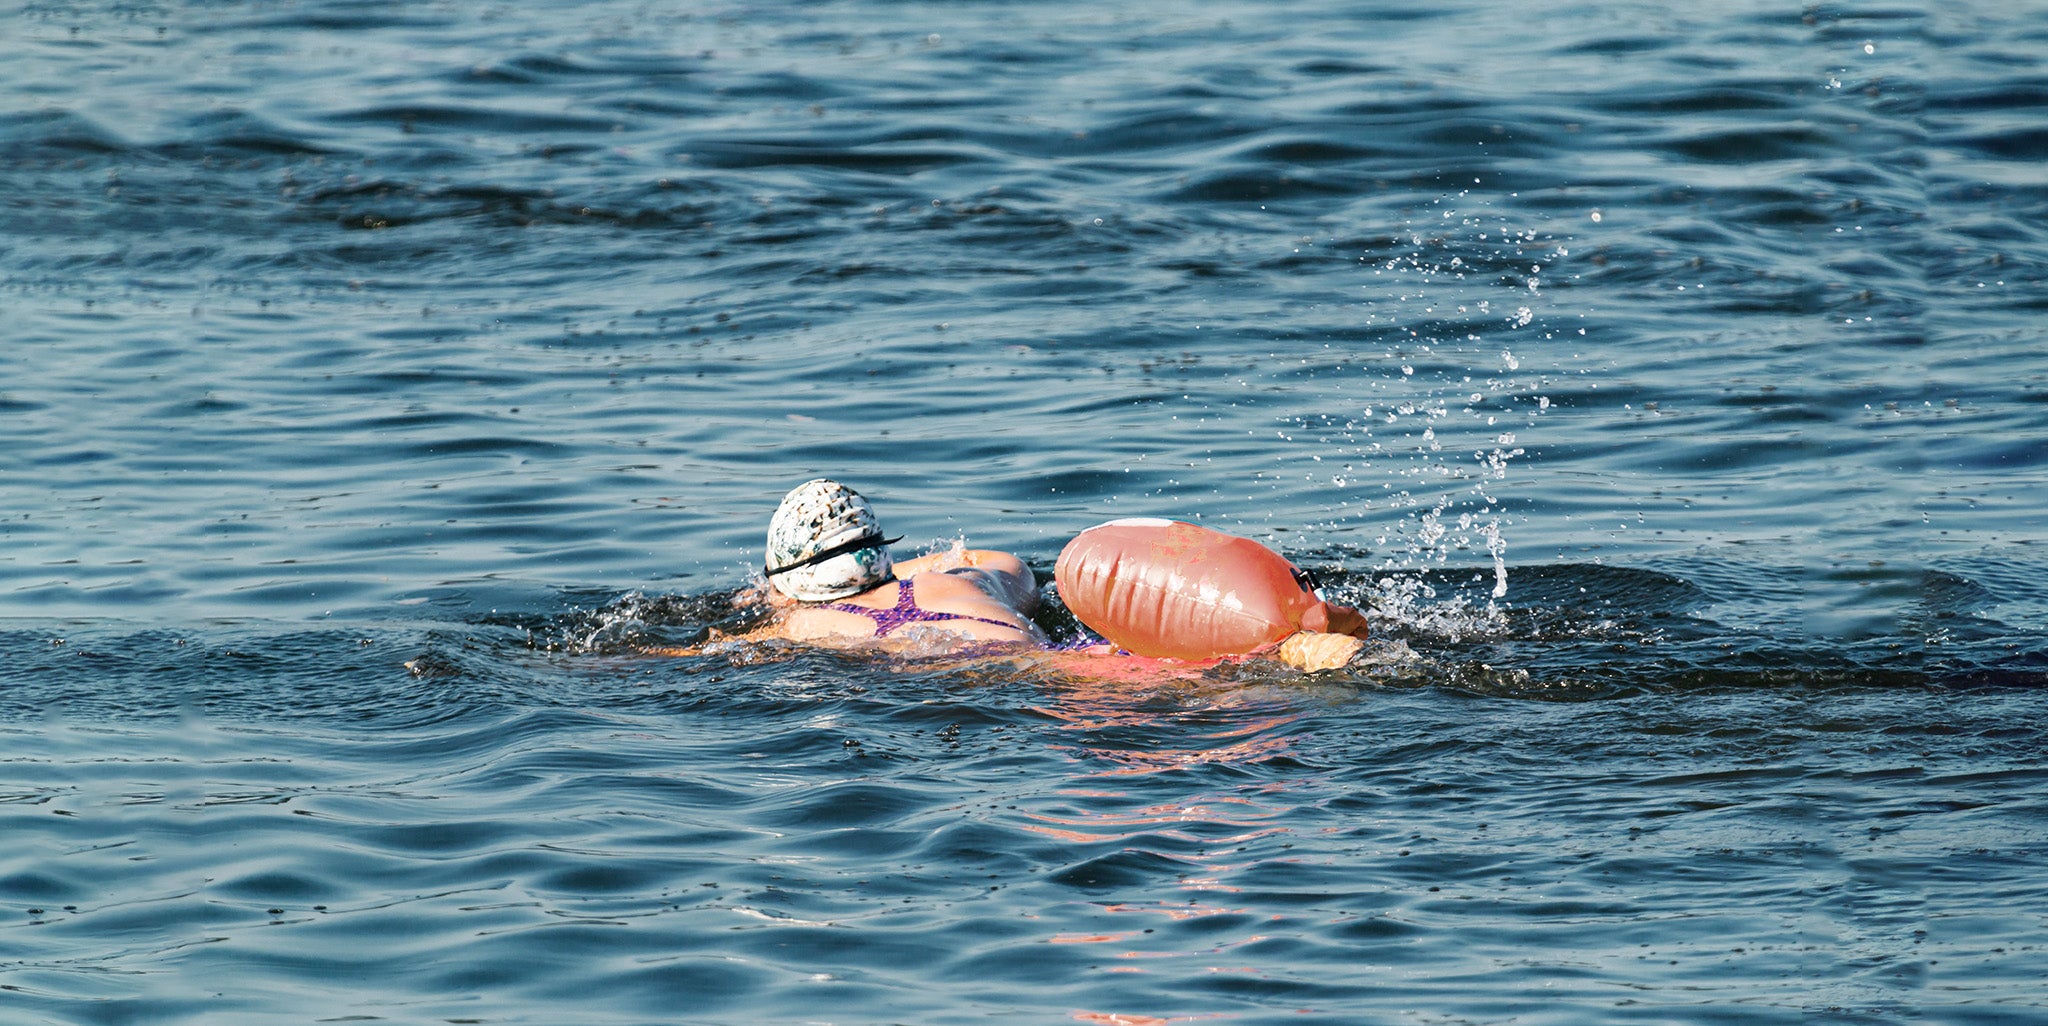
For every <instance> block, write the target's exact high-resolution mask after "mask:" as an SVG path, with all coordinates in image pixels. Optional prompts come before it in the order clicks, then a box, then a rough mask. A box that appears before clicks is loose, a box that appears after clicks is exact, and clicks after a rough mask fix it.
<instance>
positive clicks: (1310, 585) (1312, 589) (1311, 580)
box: [1294, 567, 1323, 598]
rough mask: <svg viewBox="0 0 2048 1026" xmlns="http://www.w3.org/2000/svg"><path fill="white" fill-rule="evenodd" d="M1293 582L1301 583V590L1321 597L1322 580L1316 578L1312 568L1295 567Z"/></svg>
mask: <svg viewBox="0 0 2048 1026" xmlns="http://www.w3.org/2000/svg"><path fill="white" fill-rule="evenodd" d="M1294 583H1296V584H1299V585H1301V590H1303V591H1305V592H1308V593H1309V594H1311V595H1314V596H1315V597H1317V598H1322V597H1323V582H1321V581H1319V580H1316V574H1315V571H1313V570H1308V569H1304V568H1302V567H1295V568H1294Z"/></svg>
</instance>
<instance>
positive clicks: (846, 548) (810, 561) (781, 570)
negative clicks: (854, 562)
mask: <svg viewBox="0 0 2048 1026" xmlns="http://www.w3.org/2000/svg"><path fill="white" fill-rule="evenodd" d="M902 540H903V536H902V535H900V534H899V535H897V536H896V537H894V538H884V537H882V534H881V532H879V531H876V532H873V533H870V534H864V535H861V536H860V537H858V538H855V539H854V540H852V541H850V542H842V543H840V544H838V545H834V546H832V547H831V548H829V549H826V550H825V551H823V552H820V553H818V554H817V555H814V556H807V557H805V558H803V559H799V560H797V561H796V562H794V563H791V564H789V565H787V566H778V567H769V568H767V571H768V576H770V577H773V576H775V575H776V574H786V573H788V572H790V571H791V570H801V569H803V568H804V567H807V566H816V565H818V564H819V563H823V562H824V561H826V560H828V559H831V558H832V557H834V556H844V555H846V554H847V553H849V552H859V551H860V550H862V549H871V548H875V547H877V546H882V545H894V544H896V543H897V542H900V541H902Z"/></svg>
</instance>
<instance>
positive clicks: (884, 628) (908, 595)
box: [818, 579, 1020, 638]
mask: <svg viewBox="0 0 2048 1026" xmlns="http://www.w3.org/2000/svg"><path fill="white" fill-rule="evenodd" d="M818 608H820V609H830V610H832V611H833V612H837V613H857V614H859V615H861V616H865V617H867V618H868V619H870V620H873V621H874V622H875V637H878V638H886V637H888V636H889V635H890V634H891V633H894V632H895V631H898V630H901V629H903V628H905V627H908V626H910V625H911V624H914V623H938V622H941V621H944V620H974V621H978V622H980V623H987V624H994V625H995V626H997V627H1008V628H1009V629H1011V630H1013V631H1014V630H1019V629H1020V628H1019V627H1018V626H1017V625H1016V624H1014V623H1011V622H1009V621H1007V620H991V619H989V618H988V617H986V616H969V615H967V614H966V613H943V612H939V611H938V610H935V609H926V608H924V607H922V606H920V605H918V604H917V592H916V591H915V590H913V589H912V587H911V584H910V581H908V580H907V579H906V580H898V581H897V582H896V604H895V605H894V606H892V607H890V608H888V609H875V608H873V607H871V606H857V605H854V604H853V603H851V602H834V603H832V604H831V605H827V606H819V607H818Z"/></svg>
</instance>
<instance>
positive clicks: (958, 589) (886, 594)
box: [647, 549, 1365, 671]
mask: <svg viewBox="0 0 2048 1026" xmlns="http://www.w3.org/2000/svg"><path fill="white" fill-rule="evenodd" d="M896 577H897V579H898V580H911V581H913V586H914V587H915V588H916V591H917V604H918V605H919V606H920V607H922V608H924V609H927V610H930V611H932V612H936V613H954V614H957V615H959V616H972V617H981V618H984V619H989V620H1002V621H1007V622H1009V623H1012V624H1015V625H1016V626H1014V627H1011V628H1005V627H1002V626H999V625H997V624H992V623H982V622H981V621H980V620H942V621H936V622H934V623H931V624H929V625H925V626H929V627H932V628H936V629H939V630H943V631H945V632H947V633H949V634H954V635H958V636H959V637H961V638H962V639H963V640H966V641H972V642H978V643H982V644H1002V643H1011V644H1017V645H1024V646H1029V647H1032V648H1040V647H1043V646H1044V645H1045V644H1046V638H1045V634H1044V633H1043V632H1042V631H1040V630H1039V629H1038V626H1037V625H1036V624H1034V623H1032V622H1031V614H1032V612H1033V611H1035V610H1036V609H1037V608H1038V585H1037V580H1036V579H1035V578H1034V577H1033V576H1032V573H1031V568H1030V567H1028V566H1025V565H1024V561H1023V560H1021V559H1018V558H1017V557H1016V556H1013V555H1011V554H1009V553H1007V552H995V551H991V550H988V549H954V550H949V551H945V552H935V553H933V554H931V555H929V556H919V557H918V558H916V559H910V560H905V561H903V562H901V563H898V564H896ZM764 590H765V591H766V592H767V595H766V599H765V600H766V601H767V602H768V603H769V604H770V605H771V606H773V607H774V608H776V609H777V610H778V615H777V616H776V618H775V619H774V621H772V622H771V623H769V624H768V625H767V626H765V627H761V628H757V629H755V630H753V631H749V632H747V633H746V634H742V635H722V634H718V633H717V632H713V636H712V638H711V639H710V641H709V642H707V644H709V643H715V642H721V641H768V640H775V639H780V640H786V641H802V642H807V643H809V644H814V645H821V646H824V647H828V648H829V647H840V646H845V645H852V644H860V643H872V642H875V641H876V639H875V622H874V621H873V620H870V619H868V618H867V617H864V616H861V615H860V614H858V613H848V612H844V611H841V610H835V609H825V608H822V606H824V605H825V604H826V603H803V602H798V601H796V600H795V599H792V598H789V597H787V596H785V595H783V594H782V593H781V592H779V591H777V590H775V589H774V588H767V589H764ZM896 595H897V585H896V584H894V583H890V584H885V585H882V586H881V587H879V588H876V589H874V590H873V591H868V592H864V593H862V594H859V595H855V596H853V597H852V598H847V599H841V600H839V601H841V602H845V603H848V604H850V605H857V606H864V607H866V608H870V609H887V608H889V607H891V606H893V605H895V603H896ZM1339 608H1341V607H1339ZM1352 615H1353V617H1355V619H1356V622H1355V624H1353V623H1351V622H1349V621H1347V622H1346V623H1345V624H1343V625H1342V626H1343V627H1353V628H1355V630H1356V633H1357V634H1358V635H1360V636H1359V637H1353V636H1352V635H1351V634H1350V633H1335V634H1332V633H1323V632H1319V631H1302V632H1300V633H1297V634H1294V635H1292V636H1290V637H1288V638H1287V639H1286V640H1285V641H1282V642H1281V643H1280V645H1279V647H1278V648H1276V649H1272V650H1270V651H1269V652H1267V653H1263V654H1270V655H1272V656H1274V657H1276V658H1278V659H1279V660H1280V661H1281V662H1283V663H1286V664H1287V665H1289V666H1292V667H1294V668H1295V669H1297V670H1304V671H1313V670H1331V669H1336V668H1337V667H1340V666H1343V665H1344V664H1346V663H1348V662H1349V661H1350V660H1351V657H1352V656H1354V655H1356V654H1357V653H1358V650H1359V649H1360V648H1361V647H1363V646H1364V645H1365V642H1364V640H1363V637H1362V636H1363V635H1364V633H1365V620H1364V618H1363V617H1359V616H1357V615H1356V614H1355V613H1353V614H1352ZM1331 626H1339V625H1336V624H1332V625H1331ZM889 640H890V639H882V641H881V643H882V644H885V645H886V644H887V643H888V642H889ZM702 651H703V650H702V648H701V647H690V648H650V649H647V652H648V653H649V654H651V655H670V656H692V655H698V654H700V653H701V652H702ZM1083 652H1084V653H1085V654H1087V655H1090V656H1113V655H1115V654H1116V650H1115V646H1112V645H1098V646H1095V647H1094V648H1091V649H1085V650H1083Z"/></svg>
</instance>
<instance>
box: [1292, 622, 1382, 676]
mask: <svg viewBox="0 0 2048 1026" xmlns="http://www.w3.org/2000/svg"><path fill="white" fill-rule="evenodd" d="M1364 647H1365V639H1363V638H1359V637H1355V636H1353V635H1350V634H1326V633H1323V632H1321V631H1296V632H1294V633H1293V634H1290V635H1288V636H1287V640H1285V641H1282V642H1281V643H1280V647H1279V648H1276V649H1274V650H1273V655H1274V657H1275V658H1277V659H1279V660H1280V661H1281V662H1283V663H1286V664H1287V665H1289V666H1291V667H1294V668H1295V669H1297V670H1301V671H1302V672H1304V673H1309V672H1314V671H1316V670H1335V669H1338V668H1341V667H1343V666H1345V665H1347V664H1349V663H1350V662H1351V658H1352V657H1353V656H1356V655H1357V654H1358V650H1359V649H1361V648H1364Z"/></svg>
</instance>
